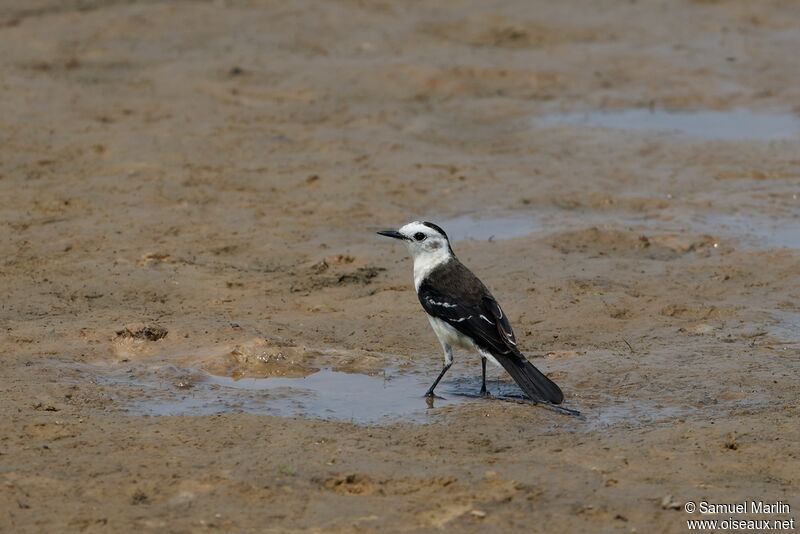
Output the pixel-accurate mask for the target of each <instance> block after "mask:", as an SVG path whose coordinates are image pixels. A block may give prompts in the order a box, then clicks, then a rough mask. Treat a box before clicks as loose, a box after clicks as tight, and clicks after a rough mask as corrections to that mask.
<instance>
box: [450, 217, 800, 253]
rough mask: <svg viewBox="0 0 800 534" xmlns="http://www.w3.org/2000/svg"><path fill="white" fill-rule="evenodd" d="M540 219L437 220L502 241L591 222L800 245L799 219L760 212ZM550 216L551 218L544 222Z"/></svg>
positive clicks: (460, 232) (469, 236) (757, 244)
mask: <svg viewBox="0 0 800 534" xmlns="http://www.w3.org/2000/svg"><path fill="white" fill-rule="evenodd" d="M544 213H546V214H547V216H546V218H544V219H542V220H541V221H540V220H539V219H538V218H536V217H534V216H533V215H529V214H525V215H509V216H506V217H490V218H481V217H478V216H476V215H459V216H457V217H452V218H448V219H437V220H436V221H435V222H436V223H437V224H439V225H440V226H441V227H442V228H444V230H445V231H446V232H447V233H448V235H449V236H450V238H451V240H452V241H469V240H482V241H486V240H489V241H491V240H500V239H513V238H518V237H524V236H528V235H532V234H535V233H540V234H542V235H546V234H550V233H553V232H557V231H568V230H578V229H582V228H587V227H591V226H598V227H609V228H614V227H620V226H621V227H625V228H628V229H631V230H641V231H643V232H654V231H655V232H666V233H679V234H680V233H683V232H693V233H707V234H711V235H713V236H718V237H720V238H723V239H730V240H733V241H735V242H738V243H739V244H740V245H744V246H747V247H751V248H759V249H767V248H800V218H798V217H795V218H787V217H783V218H780V217H768V216H764V215H758V214H723V213H713V212H710V213H702V214H694V215H691V216H689V217H675V219H673V220H662V219H645V218H641V217H631V216H619V215H613V214H607V213H603V212H595V211H582V212H577V211H563V210H562V211H559V210H540V214H539V215H540V216H541V215H542V214H544ZM544 220H546V221H547V222H546V223H545V222H543V221H544Z"/></svg>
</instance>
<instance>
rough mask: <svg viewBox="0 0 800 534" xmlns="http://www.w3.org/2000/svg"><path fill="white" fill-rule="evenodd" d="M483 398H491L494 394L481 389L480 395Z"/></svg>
mask: <svg viewBox="0 0 800 534" xmlns="http://www.w3.org/2000/svg"><path fill="white" fill-rule="evenodd" d="M478 395H480V396H481V397H491V396H492V394H491V393H490V392H489V390H487V389H481V391H480V393H478Z"/></svg>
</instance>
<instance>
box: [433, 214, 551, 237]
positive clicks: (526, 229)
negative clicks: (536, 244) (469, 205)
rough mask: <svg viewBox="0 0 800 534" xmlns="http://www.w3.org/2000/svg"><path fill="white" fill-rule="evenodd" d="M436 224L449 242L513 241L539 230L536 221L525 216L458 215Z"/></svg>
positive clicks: (440, 220)
mask: <svg viewBox="0 0 800 534" xmlns="http://www.w3.org/2000/svg"><path fill="white" fill-rule="evenodd" d="M438 224H439V226H441V227H442V228H444V230H445V232H447V235H448V237H449V238H450V240H451V241H486V240H495V239H514V238H515V237H523V236H526V235H529V234H532V233H534V232H535V231H537V230H538V229H539V223H538V221H537V220H536V219H535V218H534V217H532V216H526V215H509V216H505V217H484V218H477V217H474V216H472V215H459V216H457V217H451V218H449V219H439V220H438Z"/></svg>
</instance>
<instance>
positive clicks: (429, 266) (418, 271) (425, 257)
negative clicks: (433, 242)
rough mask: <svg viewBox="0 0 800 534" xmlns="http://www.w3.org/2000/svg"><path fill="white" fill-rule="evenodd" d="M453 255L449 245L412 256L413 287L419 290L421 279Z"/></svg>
mask: <svg viewBox="0 0 800 534" xmlns="http://www.w3.org/2000/svg"><path fill="white" fill-rule="evenodd" d="M452 257H453V255H452V254H451V253H450V247H441V248H439V249H436V250H431V251H425V252H421V253H419V254H416V255H415V256H414V289H416V290H417V291H419V286H420V284H422V280H424V279H425V277H426V276H428V274H430V272H431V271H432V270H434V269H435V268H437V267H438V266H439V265H441V264H443V263H446V262H447V261H448V260H449V259H450V258H452Z"/></svg>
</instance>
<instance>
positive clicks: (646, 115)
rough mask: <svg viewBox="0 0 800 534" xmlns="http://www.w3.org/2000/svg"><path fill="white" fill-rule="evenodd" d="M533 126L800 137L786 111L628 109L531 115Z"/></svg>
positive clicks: (733, 137) (731, 137)
mask: <svg viewBox="0 0 800 534" xmlns="http://www.w3.org/2000/svg"><path fill="white" fill-rule="evenodd" d="M533 123H534V125H535V126H548V125H558V124H567V125H577V126H589V127H599V128H609V129H615V130H635V131H653V132H665V133H676V134H681V135H687V136H690V137H700V138H704V139H720V140H726V141H737V140H748V141H777V140H781V139H800V119H798V117H796V116H794V115H792V114H791V113H786V114H768V113H756V112H753V111H750V110H747V109H731V110H727V111H709V110H698V111H665V110H649V109H628V110H623V111H589V112H585V113H565V114H558V115H547V116H544V117H537V118H535V119H533Z"/></svg>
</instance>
